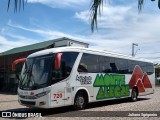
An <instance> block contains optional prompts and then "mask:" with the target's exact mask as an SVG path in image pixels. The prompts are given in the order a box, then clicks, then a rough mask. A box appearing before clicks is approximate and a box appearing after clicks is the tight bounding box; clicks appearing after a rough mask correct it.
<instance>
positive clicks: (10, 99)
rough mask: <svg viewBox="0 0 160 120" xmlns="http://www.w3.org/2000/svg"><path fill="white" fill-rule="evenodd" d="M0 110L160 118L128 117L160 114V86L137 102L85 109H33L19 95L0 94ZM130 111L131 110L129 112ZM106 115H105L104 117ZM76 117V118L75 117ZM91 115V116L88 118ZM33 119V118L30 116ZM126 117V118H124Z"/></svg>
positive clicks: (107, 103)
mask: <svg viewBox="0 0 160 120" xmlns="http://www.w3.org/2000/svg"><path fill="white" fill-rule="evenodd" d="M0 111H12V112H13V111H18V112H31V113H37V112H38V113H42V117H41V118H34V119H53V117H55V119H65V120H66V119H71V118H72V119H87V120H88V119H106V116H107V115H108V116H112V117H111V118H109V119H117V118H118V119H122V118H120V117H116V116H123V115H124V117H125V119H127V120H128V119H133V118H134V119H160V118H158V117H149V118H148V117H141V118H139V117H126V113H127V114H129V113H130V114H131V115H133V114H134V115H136V114H137V111H139V112H138V114H139V113H145V111H146V113H147V111H152V112H151V113H153V114H157V115H160V112H159V111H160V87H156V89H155V93H154V94H151V95H147V96H141V97H139V99H138V101H137V102H130V101H129V100H128V99H121V100H110V101H104V102H98V103H91V104H89V105H88V106H87V108H86V109H85V110H82V111H74V110H73V109H72V108H71V107H61V108H54V109H32V108H27V107H25V106H21V105H19V103H18V101H17V95H8V94H0ZM128 111H129V112H128ZM102 116H104V117H102ZM73 117H74V118H73ZM88 117H89V118H88ZM29 119H33V118H29ZM123 119H124V118H123Z"/></svg>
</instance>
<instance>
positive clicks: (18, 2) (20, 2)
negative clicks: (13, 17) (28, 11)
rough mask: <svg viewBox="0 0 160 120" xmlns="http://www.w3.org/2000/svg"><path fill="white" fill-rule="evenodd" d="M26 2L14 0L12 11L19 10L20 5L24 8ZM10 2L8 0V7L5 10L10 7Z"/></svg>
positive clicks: (25, 0) (24, 0)
mask: <svg viewBox="0 0 160 120" xmlns="http://www.w3.org/2000/svg"><path fill="white" fill-rule="evenodd" d="M26 2H27V0H14V12H17V10H18V9H19V11H20V10H21V6H22V7H23V9H24V4H25V3H26ZM10 4H11V0H8V8H7V11H8V10H9V8H10Z"/></svg>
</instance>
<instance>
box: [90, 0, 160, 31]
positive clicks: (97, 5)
mask: <svg viewBox="0 0 160 120" xmlns="http://www.w3.org/2000/svg"><path fill="white" fill-rule="evenodd" d="M151 1H155V0H151ZM103 2H104V0H93V3H92V6H91V14H90V15H91V16H90V17H91V30H92V32H94V29H95V28H96V29H97V17H98V14H100V13H101V7H103ZM143 5H144V0H138V11H139V13H140V12H141V11H142V7H143ZM158 8H159V9H160V0H158Z"/></svg>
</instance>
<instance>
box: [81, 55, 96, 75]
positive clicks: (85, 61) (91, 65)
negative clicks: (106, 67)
mask: <svg viewBox="0 0 160 120" xmlns="http://www.w3.org/2000/svg"><path fill="white" fill-rule="evenodd" d="M78 72H89V73H98V72H99V60H98V55H93V54H86V53H84V54H83V56H82V59H81V61H80V64H79V66H78Z"/></svg>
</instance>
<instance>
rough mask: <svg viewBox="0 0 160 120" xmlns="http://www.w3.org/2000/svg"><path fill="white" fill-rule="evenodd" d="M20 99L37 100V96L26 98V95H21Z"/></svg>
mask: <svg viewBox="0 0 160 120" xmlns="http://www.w3.org/2000/svg"><path fill="white" fill-rule="evenodd" d="M19 97H20V98H23V99H36V97H35V96H24V95H19Z"/></svg>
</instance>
